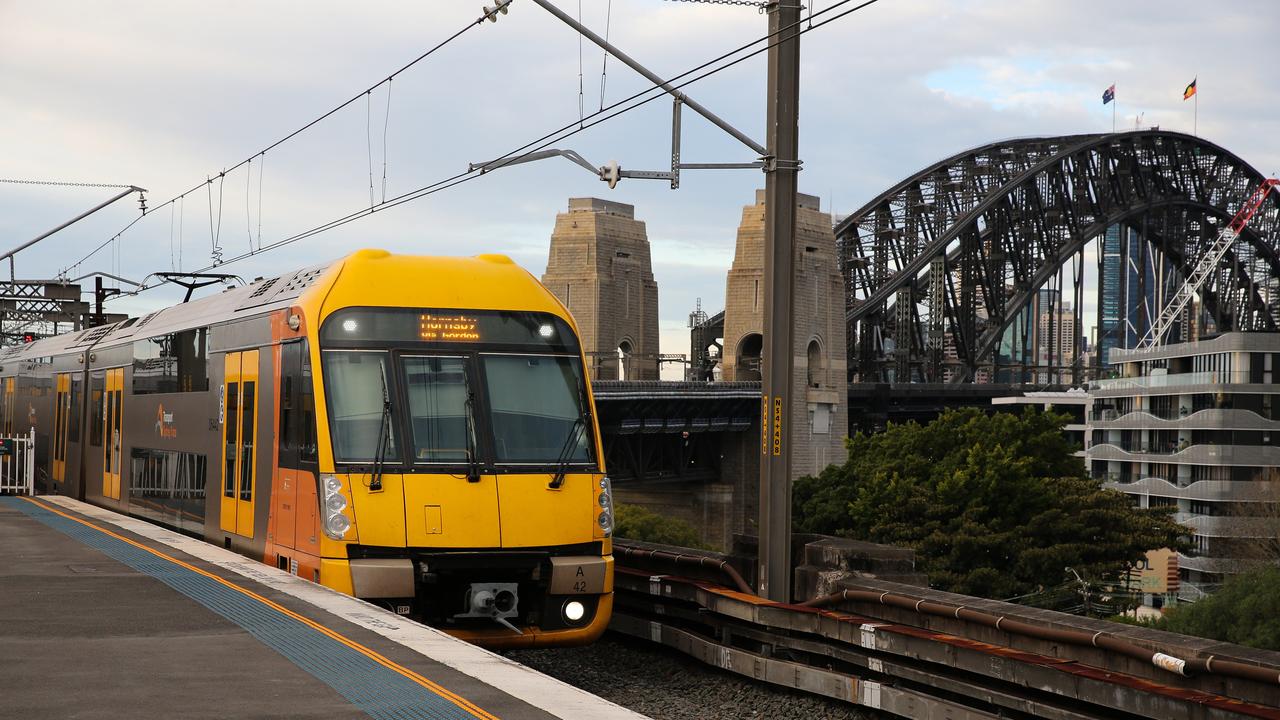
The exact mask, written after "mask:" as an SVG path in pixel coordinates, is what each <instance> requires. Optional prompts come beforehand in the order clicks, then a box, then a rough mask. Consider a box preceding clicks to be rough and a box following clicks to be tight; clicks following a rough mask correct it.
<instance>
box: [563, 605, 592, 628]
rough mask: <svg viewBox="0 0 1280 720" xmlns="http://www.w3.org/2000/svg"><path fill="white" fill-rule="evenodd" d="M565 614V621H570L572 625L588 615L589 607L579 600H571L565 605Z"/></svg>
mask: <svg viewBox="0 0 1280 720" xmlns="http://www.w3.org/2000/svg"><path fill="white" fill-rule="evenodd" d="M563 612H564V619H565V620H568V621H569V622H571V623H576V622H578V621H580V620H582V618H583V616H584V615H586V614H587V606H585V605H583V604H582V603H580V602H578V601H577V600H570V601H569V602H567V603H565V604H564V609H563Z"/></svg>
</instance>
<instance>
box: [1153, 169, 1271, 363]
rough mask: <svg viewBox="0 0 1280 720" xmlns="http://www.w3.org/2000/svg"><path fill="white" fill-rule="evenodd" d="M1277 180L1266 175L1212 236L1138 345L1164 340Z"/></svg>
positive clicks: (1156, 345) (1154, 345) (1155, 344)
mask: <svg viewBox="0 0 1280 720" xmlns="http://www.w3.org/2000/svg"><path fill="white" fill-rule="evenodd" d="M1277 185H1280V180H1277V179H1276V178H1269V179H1267V180H1263V181H1262V184H1261V185H1260V186H1258V189H1257V190H1254V191H1253V194H1252V195H1250V196H1249V199H1248V200H1247V201H1245V204H1244V206H1243V207H1241V208H1240V212H1238V213H1236V216H1235V217H1234V218H1232V219H1231V222H1230V223H1229V224H1228V225H1227V226H1226V227H1224V228H1222V232H1220V233H1218V237H1217V238H1215V239H1214V241H1213V244H1211V245H1210V246H1209V248H1208V249H1207V250H1206V251H1205V253H1204V254H1203V255H1201V256H1200V262H1199V263H1198V264H1196V266H1195V268H1194V269H1193V270H1192V271H1191V274H1190V275H1188V276H1187V280H1186V282H1184V283H1182V286H1181V287H1179V288H1178V291H1177V292H1176V293H1175V294H1174V296H1173V298H1171V299H1170V300H1169V302H1168V303H1166V304H1165V306H1164V309H1162V310H1161V311H1160V316H1159V317H1157V318H1156V320H1155V322H1153V323H1152V324H1151V329H1150V330H1148V331H1147V334H1146V335H1144V336H1143V337H1142V340H1141V341H1140V342H1139V343H1138V347H1140V348H1148V347H1158V346H1159V345H1160V344H1161V343H1162V342H1164V337H1165V335H1167V334H1168V333H1169V329H1170V328H1172V327H1173V322H1174V320H1175V319H1176V318H1177V317H1178V316H1179V315H1180V314H1181V313H1182V309H1183V308H1185V307H1186V306H1187V303H1188V302H1190V301H1191V297H1192V296H1193V295H1196V294H1197V293H1199V292H1200V288H1201V287H1202V286H1203V285H1204V284H1205V281H1207V280H1208V279H1209V276H1210V275H1212V274H1213V271H1214V270H1215V269H1216V268H1217V267H1218V263H1219V262H1221V261H1222V258H1223V256H1224V255H1226V254H1227V250H1229V249H1230V248H1231V245H1232V244H1233V243H1234V242H1235V241H1236V238H1237V237H1239V236H1240V233H1241V232H1242V231H1244V227H1245V225H1248V224H1249V219H1250V218H1252V217H1253V216H1254V214H1255V213H1256V212H1258V208H1260V207H1262V203H1263V201H1265V200H1266V199H1267V195H1269V194H1270V193H1271V191H1272V190H1273V189H1274V188H1275V187H1276V186H1277Z"/></svg>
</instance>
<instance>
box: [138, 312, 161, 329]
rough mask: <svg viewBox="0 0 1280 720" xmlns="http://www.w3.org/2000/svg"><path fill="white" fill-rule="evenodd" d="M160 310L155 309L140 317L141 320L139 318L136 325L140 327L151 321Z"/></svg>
mask: <svg viewBox="0 0 1280 720" xmlns="http://www.w3.org/2000/svg"><path fill="white" fill-rule="evenodd" d="M160 312H161V311H159V310H157V311H155V312H153V313H151V314H149V315H147V316H146V317H144V318H142V320H140V321H139V322H138V327H142V326H143V325H146V324H147V323H149V322H151V321H152V320H154V319H155V317H156V316H157V315H159V314H160Z"/></svg>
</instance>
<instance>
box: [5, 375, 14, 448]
mask: <svg viewBox="0 0 1280 720" xmlns="http://www.w3.org/2000/svg"><path fill="white" fill-rule="evenodd" d="M15 379H16V378H11V377H9V378H5V379H4V434H5V435H12V434H13V382H14V380H15Z"/></svg>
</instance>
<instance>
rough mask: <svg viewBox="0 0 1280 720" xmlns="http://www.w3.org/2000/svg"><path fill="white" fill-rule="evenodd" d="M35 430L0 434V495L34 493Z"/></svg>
mask: <svg viewBox="0 0 1280 720" xmlns="http://www.w3.org/2000/svg"><path fill="white" fill-rule="evenodd" d="M35 476H36V431H35V428H32V429H31V432H29V433H27V434H25V435H4V436H0V495H33V494H35Z"/></svg>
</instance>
